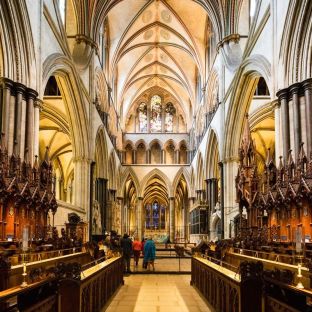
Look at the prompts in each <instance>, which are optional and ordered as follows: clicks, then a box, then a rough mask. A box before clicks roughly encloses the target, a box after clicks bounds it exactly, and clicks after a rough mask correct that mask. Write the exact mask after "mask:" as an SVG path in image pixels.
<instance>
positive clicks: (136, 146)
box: [134, 139, 149, 149]
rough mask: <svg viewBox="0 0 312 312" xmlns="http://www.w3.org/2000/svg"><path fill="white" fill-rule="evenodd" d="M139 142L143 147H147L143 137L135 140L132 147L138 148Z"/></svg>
mask: <svg viewBox="0 0 312 312" xmlns="http://www.w3.org/2000/svg"><path fill="white" fill-rule="evenodd" d="M140 144H143V145H144V147H145V148H146V149H147V148H149V146H148V144H147V143H146V142H145V140H144V139H141V140H138V141H137V142H135V146H134V148H135V149H138V146H139V145H140Z"/></svg>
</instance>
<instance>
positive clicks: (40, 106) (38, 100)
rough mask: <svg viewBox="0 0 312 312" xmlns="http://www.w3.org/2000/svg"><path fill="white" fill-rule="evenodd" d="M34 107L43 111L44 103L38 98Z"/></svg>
mask: <svg viewBox="0 0 312 312" xmlns="http://www.w3.org/2000/svg"><path fill="white" fill-rule="evenodd" d="M34 107H37V108H39V110H40V111H41V110H42V108H43V101H42V100H40V99H38V98H37V99H36V101H35V103H34Z"/></svg>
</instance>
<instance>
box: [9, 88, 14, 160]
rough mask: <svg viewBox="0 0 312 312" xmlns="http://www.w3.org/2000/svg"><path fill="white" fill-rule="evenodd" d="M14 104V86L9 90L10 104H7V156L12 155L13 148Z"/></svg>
mask: <svg viewBox="0 0 312 312" xmlns="http://www.w3.org/2000/svg"><path fill="white" fill-rule="evenodd" d="M15 102H16V93H15V88H14V86H13V87H12V89H11V96H10V103H9V133H8V154H9V155H12V153H13V147H14V131H15V114H16V112H15Z"/></svg>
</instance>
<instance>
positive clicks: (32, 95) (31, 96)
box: [26, 88, 38, 100]
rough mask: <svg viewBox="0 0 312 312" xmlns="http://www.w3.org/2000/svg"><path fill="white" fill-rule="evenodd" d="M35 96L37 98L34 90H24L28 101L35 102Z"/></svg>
mask: <svg viewBox="0 0 312 312" xmlns="http://www.w3.org/2000/svg"><path fill="white" fill-rule="evenodd" d="M37 96H38V92H37V91H36V90H33V89H30V88H27V89H26V97H27V98H28V99H33V100H35V99H36V98H37Z"/></svg>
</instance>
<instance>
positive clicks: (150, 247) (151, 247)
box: [144, 237, 156, 271]
mask: <svg viewBox="0 0 312 312" xmlns="http://www.w3.org/2000/svg"><path fill="white" fill-rule="evenodd" d="M155 257H156V247H155V243H154V241H153V240H152V238H151V237H149V238H148V239H147V241H146V242H145V244H144V262H146V263H147V269H148V270H150V266H151V265H152V267H153V271H155V266H154V260H155Z"/></svg>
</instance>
